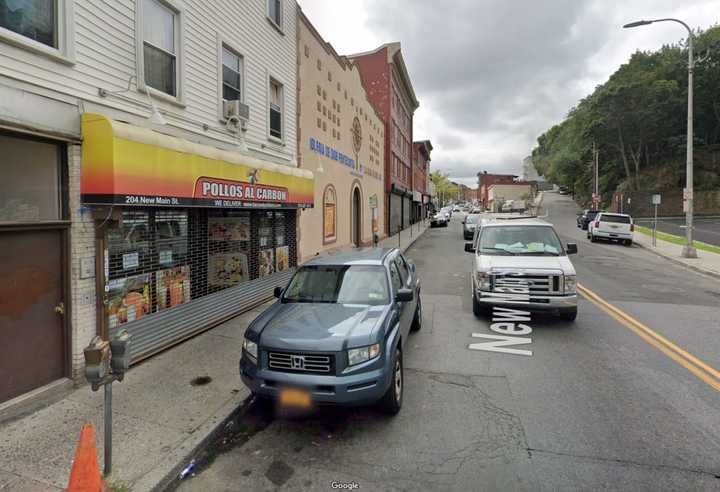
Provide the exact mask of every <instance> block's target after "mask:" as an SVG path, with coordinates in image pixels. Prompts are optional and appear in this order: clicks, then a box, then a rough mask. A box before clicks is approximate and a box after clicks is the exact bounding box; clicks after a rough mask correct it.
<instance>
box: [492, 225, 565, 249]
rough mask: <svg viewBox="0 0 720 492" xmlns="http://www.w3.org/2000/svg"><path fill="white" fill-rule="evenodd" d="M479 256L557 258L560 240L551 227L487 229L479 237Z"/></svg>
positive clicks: (560, 247) (501, 227)
mask: <svg viewBox="0 0 720 492" xmlns="http://www.w3.org/2000/svg"><path fill="white" fill-rule="evenodd" d="M479 252H480V254H486V255H533V256H559V255H560V254H561V253H562V246H561V244H560V240H559V239H558V237H557V234H555V231H554V230H553V228H552V227H545V226H500V227H487V228H484V229H483V232H482V234H481V235H480V250H479Z"/></svg>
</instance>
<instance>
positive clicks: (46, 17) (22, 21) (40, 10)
mask: <svg viewBox="0 0 720 492" xmlns="http://www.w3.org/2000/svg"><path fill="white" fill-rule="evenodd" d="M57 7H58V5H57V1H56V0H25V1H22V2H18V1H13V0H2V1H0V27H2V28H4V29H7V30H9V31H12V32H14V33H17V34H19V35H20V36H23V37H25V38H28V39H32V40H33V41H36V42H38V43H40V44H44V45H45V46H50V47H51V48H58V29H57V27H58V26H57V24H58V23H57V18H58V13H57Z"/></svg>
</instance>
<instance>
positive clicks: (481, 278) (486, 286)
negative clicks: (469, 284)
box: [475, 272, 490, 290]
mask: <svg viewBox="0 0 720 492" xmlns="http://www.w3.org/2000/svg"><path fill="white" fill-rule="evenodd" d="M475 285H476V286H477V288H478V289H479V290H490V275H488V273H487V272H476V273H475Z"/></svg>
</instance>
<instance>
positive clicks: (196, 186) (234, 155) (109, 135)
mask: <svg viewBox="0 0 720 492" xmlns="http://www.w3.org/2000/svg"><path fill="white" fill-rule="evenodd" d="M82 133H83V146H82V176H81V189H80V192H81V195H82V201H83V203H85V204H97V205H102V204H122V205H140V206H201V207H227V208H237V207H255V208H258V207H283V208H309V207H312V206H313V175H312V173H311V172H310V171H307V170H304V169H298V168H295V167H290V166H284V165H281V164H274V163H272V162H267V161H263V160H260V159H256V158H253V157H249V156H246V155H243V154H240V153H239V152H230V151H227V150H222V149H218V148H215V147H211V146H209V145H202V144H196V143H193V142H190V141H187V140H183V139H180V138H176V137H172V136H169V135H164V134H161V133H158V132H155V131H153V130H150V129H147V128H142V127H138V126H133V125H129V124H127V123H121V122H118V121H112V120H110V119H108V118H106V117H105V116H102V115H99V114H92V113H84V114H83V115H82Z"/></svg>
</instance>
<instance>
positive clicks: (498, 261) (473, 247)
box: [465, 218, 577, 321]
mask: <svg viewBox="0 0 720 492" xmlns="http://www.w3.org/2000/svg"><path fill="white" fill-rule="evenodd" d="M465 251H467V252H471V253H475V261H473V270H472V275H471V279H472V305H473V313H474V314H475V315H476V316H481V315H483V314H489V313H490V312H491V310H492V307H493V306H505V307H511V308H513V307H517V309H521V310H526V311H550V312H554V313H557V314H558V315H559V316H560V317H561V318H563V319H565V320H567V321H573V320H575V318H576V317H577V293H576V290H575V286H576V273H575V268H574V267H573V264H572V262H571V261H570V259H569V258H568V255H571V254H575V253H577V245H576V244H574V243H568V244H567V245H566V246H565V247H563V245H562V243H561V242H560V238H559V237H558V235H557V233H556V232H555V229H554V228H553V226H552V224H549V223H548V222H545V221H542V220H539V219H533V218H517V219H513V220H505V219H501V218H498V219H496V220H489V221H483V223H482V229H480V231H479V232H478V233H477V234H475V238H474V240H473V242H470V243H465ZM518 288H520V290H523V289H526V292H527V294H526V295H525V296H523V295H520V294H517V295H514V294H513V293H517V292H518ZM530 294H532V295H531V296H530ZM508 295H514V298H508Z"/></svg>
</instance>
